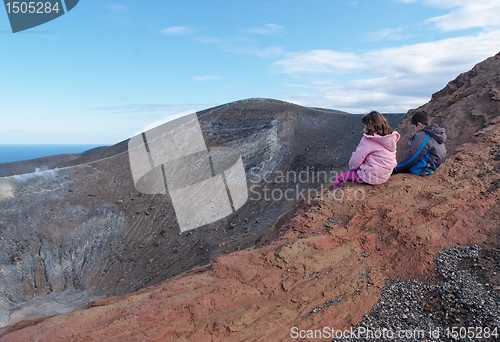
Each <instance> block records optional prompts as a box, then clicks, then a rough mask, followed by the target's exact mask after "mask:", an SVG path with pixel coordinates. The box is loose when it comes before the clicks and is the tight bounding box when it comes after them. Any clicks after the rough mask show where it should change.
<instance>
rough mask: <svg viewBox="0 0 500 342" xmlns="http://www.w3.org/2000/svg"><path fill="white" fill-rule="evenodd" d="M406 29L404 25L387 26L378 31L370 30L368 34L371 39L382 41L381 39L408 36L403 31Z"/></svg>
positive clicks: (398, 38)
mask: <svg viewBox="0 0 500 342" xmlns="http://www.w3.org/2000/svg"><path fill="white" fill-rule="evenodd" d="M405 30H406V28H404V27H396V28H386V29H382V30H378V31H373V32H369V33H368V34H367V37H368V40H370V41H381V40H401V39H404V38H408V35H405V34H404V33H403V32H404V31H405Z"/></svg>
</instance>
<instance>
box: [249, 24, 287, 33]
mask: <svg viewBox="0 0 500 342" xmlns="http://www.w3.org/2000/svg"><path fill="white" fill-rule="evenodd" d="M284 30H285V26H282V25H277V24H265V25H264V26H261V27H256V28H252V29H248V30H245V31H246V32H249V33H256V34H261V35H266V36H269V35H273V34H278V33H281V32H283V31H284Z"/></svg>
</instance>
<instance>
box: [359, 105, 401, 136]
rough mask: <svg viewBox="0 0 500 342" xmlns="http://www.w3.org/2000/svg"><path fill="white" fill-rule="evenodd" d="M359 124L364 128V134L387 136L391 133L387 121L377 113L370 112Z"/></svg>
mask: <svg viewBox="0 0 500 342" xmlns="http://www.w3.org/2000/svg"><path fill="white" fill-rule="evenodd" d="M361 122H362V123H363V124H364V125H365V127H366V134H368V135H374V134H375V133H376V134H378V135H382V136H383V135H388V134H391V133H392V131H393V130H392V128H391V126H390V125H389V123H388V122H387V119H386V118H385V117H384V116H383V115H382V114H380V113H379V112H376V111H372V112H370V113H368V114H366V115H365V116H363V118H362V119H361Z"/></svg>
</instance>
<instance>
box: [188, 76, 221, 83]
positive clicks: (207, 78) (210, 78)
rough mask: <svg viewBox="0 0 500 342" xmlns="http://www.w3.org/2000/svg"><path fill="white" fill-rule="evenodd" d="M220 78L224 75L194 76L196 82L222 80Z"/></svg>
mask: <svg viewBox="0 0 500 342" xmlns="http://www.w3.org/2000/svg"><path fill="white" fill-rule="evenodd" d="M220 79H222V77H221V76H218V75H200V76H193V80H194V81H196V82H204V81H213V80H220Z"/></svg>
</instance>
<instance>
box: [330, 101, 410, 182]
mask: <svg viewBox="0 0 500 342" xmlns="http://www.w3.org/2000/svg"><path fill="white" fill-rule="evenodd" d="M361 121H362V122H363V126H364V130H363V133H364V134H363V137H362V138H361V141H360V142H359V145H358V147H357V148H356V151H354V152H353V153H352V156H351V159H350V160H349V171H346V172H343V173H341V174H340V175H339V176H338V177H337V179H336V180H335V182H334V183H333V188H334V189H337V188H338V187H339V185H340V184H341V183H342V182H345V181H348V180H350V181H353V182H357V183H368V184H372V185H377V184H382V183H384V182H386V181H387V180H388V179H389V177H390V176H391V173H392V170H393V169H394V168H395V167H396V165H397V161H396V143H397V142H398V140H399V138H400V135H399V133H398V132H396V131H393V130H392V128H391V127H390V126H389V123H388V122H387V120H386V118H385V117H384V116H383V115H382V114H380V113H379V112H375V111H373V112H370V113H369V114H366V115H365V116H363V119H362V120H361Z"/></svg>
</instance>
